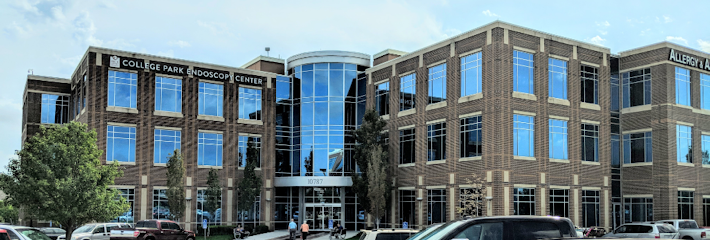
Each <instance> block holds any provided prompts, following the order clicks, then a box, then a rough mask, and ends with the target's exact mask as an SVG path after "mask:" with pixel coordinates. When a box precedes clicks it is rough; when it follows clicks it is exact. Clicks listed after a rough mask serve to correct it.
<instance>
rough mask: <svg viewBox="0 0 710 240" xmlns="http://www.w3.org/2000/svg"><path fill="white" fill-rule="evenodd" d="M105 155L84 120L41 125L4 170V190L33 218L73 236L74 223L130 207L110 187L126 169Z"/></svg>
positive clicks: (0, 186) (0, 185)
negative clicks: (103, 157) (103, 159)
mask: <svg viewBox="0 0 710 240" xmlns="http://www.w3.org/2000/svg"><path fill="white" fill-rule="evenodd" d="M102 154H103V151H101V150H99V149H98V147H97V146H96V131H94V130H90V131H89V130H88V129H87V125H86V124H83V123H78V122H71V123H67V124H64V125H56V126H49V127H44V126H41V127H40V132H39V133H38V134H36V135H35V136H33V137H32V138H30V139H29V140H28V141H27V142H25V144H24V145H23V146H22V150H20V151H19V153H18V156H19V158H17V159H12V160H11V161H10V163H9V165H8V167H7V169H8V172H7V173H2V174H0V189H2V191H4V192H5V193H6V194H7V196H8V198H9V199H11V200H12V201H13V202H14V203H19V204H20V207H22V208H23V211H24V212H25V213H27V214H28V215H29V216H32V217H34V218H39V219H44V220H51V221H54V222H56V223H58V224H61V226H62V227H64V230H66V236H67V239H69V236H71V233H72V231H73V230H74V229H75V228H76V227H78V226H81V225H83V224H86V223H89V222H93V221H98V222H103V221H108V220H110V219H113V218H116V217H118V216H119V215H120V214H121V213H123V212H125V211H127V210H128V208H129V205H128V203H127V202H126V199H124V198H122V197H120V195H119V191H118V190H115V189H109V186H110V185H113V184H114V179H116V178H117V177H120V176H122V175H123V172H122V171H121V170H120V169H119V165H118V163H117V162H113V163H111V164H107V165H104V164H102V163H101V159H100V157H101V155H102Z"/></svg>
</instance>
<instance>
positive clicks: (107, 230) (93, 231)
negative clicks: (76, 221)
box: [58, 223, 130, 240]
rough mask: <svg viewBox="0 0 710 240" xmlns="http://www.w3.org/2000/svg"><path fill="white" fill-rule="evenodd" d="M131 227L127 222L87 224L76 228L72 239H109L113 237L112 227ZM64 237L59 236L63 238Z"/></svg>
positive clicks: (59, 239) (60, 239)
mask: <svg viewBox="0 0 710 240" xmlns="http://www.w3.org/2000/svg"><path fill="white" fill-rule="evenodd" d="M119 227H121V228H124V227H130V225H129V224H126V223H92V224H86V225H84V226H81V227H79V228H77V229H76V230H74V232H72V234H71V239H70V240H109V239H110V238H111V228H119ZM62 239H63V238H58V240H62Z"/></svg>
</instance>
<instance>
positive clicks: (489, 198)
mask: <svg viewBox="0 0 710 240" xmlns="http://www.w3.org/2000/svg"><path fill="white" fill-rule="evenodd" d="M491 200H493V197H491V196H486V215H488V216H493V214H491V212H492V211H493V210H492V209H491Z"/></svg>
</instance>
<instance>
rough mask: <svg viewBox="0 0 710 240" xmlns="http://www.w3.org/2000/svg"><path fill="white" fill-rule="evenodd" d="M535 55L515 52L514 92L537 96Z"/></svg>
mask: <svg viewBox="0 0 710 240" xmlns="http://www.w3.org/2000/svg"><path fill="white" fill-rule="evenodd" d="M533 63H534V60H533V55H532V54H530V53H526V52H521V51H513V91H516V92H522V93H529V94H535V89H534V86H535V84H534V82H535V77H534V76H535V75H534V70H533V67H534V66H533Z"/></svg>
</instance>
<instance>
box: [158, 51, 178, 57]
mask: <svg viewBox="0 0 710 240" xmlns="http://www.w3.org/2000/svg"><path fill="white" fill-rule="evenodd" d="M155 55H158V56H163V57H169V58H174V57H175V53H174V52H173V50H172V49H170V50H168V51H166V52H158V53H156V54H155Z"/></svg>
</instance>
